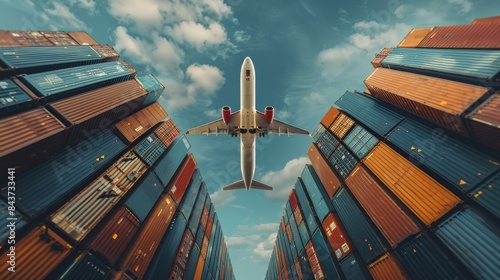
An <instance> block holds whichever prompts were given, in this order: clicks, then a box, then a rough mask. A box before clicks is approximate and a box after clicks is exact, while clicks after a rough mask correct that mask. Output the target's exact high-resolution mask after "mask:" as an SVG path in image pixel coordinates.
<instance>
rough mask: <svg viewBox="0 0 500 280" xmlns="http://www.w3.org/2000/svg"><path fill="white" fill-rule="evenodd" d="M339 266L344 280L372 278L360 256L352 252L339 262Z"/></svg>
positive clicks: (366, 279) (369, 279) (367, 279)
mask: <svg viewBox="0 0 500 280" xmlns="http://www.w3.org/2000/svg"><path fill="white" fill-rule="evenodd" d="M340 267H341V268H342V272H343V273H344V277H345V279H346V280H371V279H373V278H372V277H371V275H370V273H369V272H368V270H367V269H366V267H365V265H364V264H363V260H362V259H361V257H360V256H359V255H358V254H357V253H355V252H353V253H351V254H349V255H348V256H347V257H346V258H345V259H343V260H342V261H341V262H340Z"/></svg>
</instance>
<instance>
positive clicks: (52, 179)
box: [1, 130, 125, 218]
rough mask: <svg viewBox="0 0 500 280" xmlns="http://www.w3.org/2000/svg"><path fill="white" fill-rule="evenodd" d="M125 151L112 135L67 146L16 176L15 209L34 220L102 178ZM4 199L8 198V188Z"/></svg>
mask: <svg viewBox="0 0 500 280" xmlns="http://www.w3.org/2000/svg"><path fill="white" fill-rule="evenodd" d="M124 150H125V144H124V143H123V142H121V141H120V140H119V139H118V138H117V137H116V136H115V135H114V134H113V133H112V132H111V131H109V130H104V131H102V132H98V133H95V134H94V135H92V136H91V137H90V138H88V139H87V140H82V141H80V142H79V143H78V144H76V145H72V146H66V147H65V149H64V150H62V151H60V152H59V153H57V154H55V155H54V156H53V157H52V158H50V159H47V160H45V161H43V162H41V163H39V164H38V165H35V166H33V167H31V168H29V169H27V170H25V171H24V172H23V173H21V174H19V175H16V183H17V184H18V185H20V186H23V187H22V188H17V189H16V196H17V198H18V199H17V201H16V206H17V207H18V209H19V210H20V211H21V212H23V213H24V214H26V215H27V216H28V217H31V218H34V217H36V216H38V215H40V214H41V213H43V212H44V211H46V210H47V209H49V208H50V207H52V206H54V205H55V204H57V203H58V202H59V201H61V199H63V198H64V197H66V196H67V195H68V194H70V193H73V192H74V191H75V190H77V189H79V188H80V187H83V186H82V184H84V183H85V182H89V181H90V180H93V179H94V178H95V177H97V175H98V174H100V172H101V170H102V169H103V168H106V167H107V166H108V165H109V163H110V162H111V161H113V160H114V159H115V158H116V157H117V156H118V155H119V154H121V153H122V152H123V151H124ZM1 195H2V196H3V197H7V185H5V186H4V187H3V188H2V191H1Z"/></svg>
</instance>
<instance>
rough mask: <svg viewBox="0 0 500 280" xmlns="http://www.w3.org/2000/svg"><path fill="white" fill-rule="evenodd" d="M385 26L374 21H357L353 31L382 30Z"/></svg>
mask: <svg viewBox="0 0 500 280" xmlns="http://www.w3.org/2000/svg"><path fill="white" fill-rule="evenodd" d="M386 27H387V26H386V25H385V24H381V23H379V22H376V21H374V20H371V21H365V20H363V21H359V22H356V23H355V24H354V29H357V30H362V31H364V30H368V31H369V30H371V29H375V30H376V29H382V28H386Z"/></svg>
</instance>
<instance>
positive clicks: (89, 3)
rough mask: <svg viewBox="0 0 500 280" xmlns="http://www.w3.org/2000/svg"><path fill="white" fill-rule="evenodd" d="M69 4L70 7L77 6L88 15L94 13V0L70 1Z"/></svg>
mask: <svg viewBox="0 0 500 280" xmlns="http://www.w3.org/2000/svg"><path fill="white" fill-rule="evenodd" d="M69 4H70V5H72V6H74V5H78V6H79V7H80V8H83V9H87V10H88V11H89V13H90V14H93V13H95V12H96V8H95V2H94V0H70V1H69Z"/></svg>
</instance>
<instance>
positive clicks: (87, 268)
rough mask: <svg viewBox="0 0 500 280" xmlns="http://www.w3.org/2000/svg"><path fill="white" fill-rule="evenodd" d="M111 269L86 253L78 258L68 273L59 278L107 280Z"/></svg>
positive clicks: (67, 270) (68, 279) (63, 279)
mask: <svg viewBox="0 0 500 280" xmlns="http://www.w3.org/2000/svg"><path fill="white" fill-rule="evenodd" d="M110 270H111V269H110V268H109V267H108V266H107V265H106V264H105V263H103V262H102V261H100V260H99V259H97V258H96V257H94V256H93V255H91V254H89V253H87V252H85V253H83V254H81V255H80V256H78V257H77V258H76V260H75V261H74V262H73V264H71V265H70V266H69V267H68V268H67V269H66V271H65V272H64V273H63V274H62V275H61V276H60V277H58V279H61V280H66V279H67V280H86V279H93V280H94V279H95V280H99V279H102V280H106V279H107V278H108V275H109V272H110Z"/></svg>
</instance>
